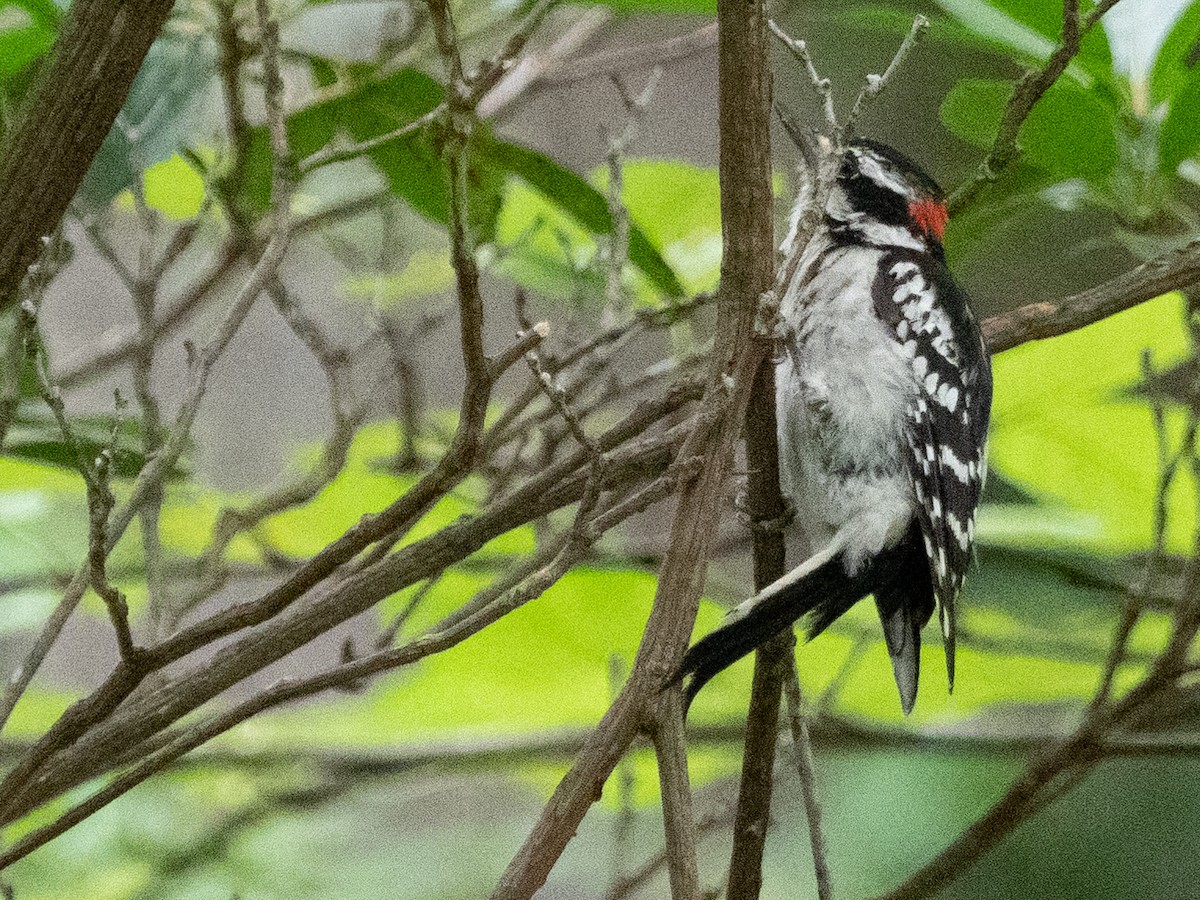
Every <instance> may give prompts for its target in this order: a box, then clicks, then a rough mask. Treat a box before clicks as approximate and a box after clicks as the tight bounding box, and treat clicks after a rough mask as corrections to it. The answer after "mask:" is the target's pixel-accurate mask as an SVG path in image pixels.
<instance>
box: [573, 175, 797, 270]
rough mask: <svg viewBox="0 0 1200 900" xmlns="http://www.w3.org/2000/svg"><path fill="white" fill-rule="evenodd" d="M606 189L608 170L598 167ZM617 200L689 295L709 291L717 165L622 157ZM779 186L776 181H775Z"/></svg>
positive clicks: (715, 247) (717, 215)
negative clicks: (668, 264)
mask: <svg viewBox="0 0 1200 900" xmlns="http://www.w3.org/2000/svg"><path fill="white" fill-rule="evenodd" d="M594 178H595V180H596V183H597V186H598V187H599V189H600V190H602V191H607V190H608V169H607V168H600V169H597V170H596V172H595V175H594ZM623 179H624V190H623V192H622V195H621V200H622V202H623V203H624V204H625V208H626V209H627V210H629V216H630V218H631V219H632V220H633V221H634V222H635V223H637V224H638V225H639V226H641V228H642V230H643V231H644V232H645V233H646V235H647V237H648V238H649V240H650V242H651V243H652V244H653V245H654V246H655V247H656V248H658V249H659V250H660V251H661V252H662V255H663V257H664V258H665V259H666V260H667V261H668V262H669V263H670V266H671V270H672V271H674V272H677V273H678V274H679V277H680V278H681V280H682V281H683V285H684V288H685V289H686V292H687V293H689V294H696V293H699V292H701V291H710V290H714V289H715V288H716V286H717V282H718V281H719V280H720V276H721V246H722V245H721V186H720V179H719V177H718V175H717V170H716V169H703V168H700V167H699V166H694V165H691V164H690V163H685V162H679V161H677V160H663V159H644V160H631V161H629V162H627V163H626V164H625V166H624V170H623ZM776 187H778V185H776Z"/></svg>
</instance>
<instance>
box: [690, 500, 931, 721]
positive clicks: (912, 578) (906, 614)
mask: <svg viewBox="0 0 1200 900" xmlns="http://www.w3.org/2000/svg"><path fill="white" fill-rule="evenodd" d="M871 593H874V594H875V598H876V603H877V605H878V607H879V616H880V621H881V622H882V623H883V627H884V635H885V637H886V639H887V644H888V653H889V654H890V655H891V657H892V666H893V672H894V674H895V676H896V685H897V687H898V688H899V690H900V702H901V705H902V706H903V707H904V711H905V713H908V712H909V711H910V710H911V709H912V706H913V703H914V702H915V700H916V696H917V676H918V672H919V662H920V649H921V628H922V627H923V626H924V625H925V623H926V622H928V621H929V617H930V615H932V613H933V585H932V582H931V580H930V576H929V566H928V563H927V562H926V560H925V554H924V551H923V547H922V544H921V538H920V531H919V530H917V527H916V525H915V523H914V527H913V528H912V529H910V531H909V533H908V534H906V535H905V538H904V539H903V540H902V541H900V542H899V543H898V544H897V545H895V546H894V547H892V548H889V549H888V550H885V551H884V552H883V553H880V554H879V555H877V556H876V557H875V558H874V559H872V560H869V561H867V562H866V563H865V564H864V565H863V566H862V567H861V568H860V569H859V571H857V572H856V573H855V574H854V575H850V574H849V573H847V571H846V567H845V561H844V558H843V556H842V554H837V555H836V556H834V557H833V558H831V559H830V560H828V561H827V562H825V563H824V564H822V565H820V566H818V567H817V568H815V569H814V570H813V571H812V572H809V573H808V574H807V575H806V576H804V577H803V578H800V579H798V580H797V581H795V582H794V583H792V584H789V585H787V586H786V587H784V588H782V589H780V590H779V591H777V592H776V593H773V594H770V595H768V596H764V597H762V598H760V599H759V600H758V601H757V602H755V604H754V605H753V606H752V607H751V608H750V609H749V610H748V611H747V612H746V613H745V614H744V615H742V616H741V617H739V618H737V619H734V620H732V621H730V622H728V623H726V624H724V625H722V626H720V627H719V628H718V629H717V630H716V631H713V632H712V633H711V634H708V635H705V636H704V637H703V638H701V639H700V640H699V641H697V642H696V644H694V645H693V646H692V647H691V648H690V649H689V650H688V652H687V654H686V655H685V656H684V658H683V663H682V664H681V665H680V668H679V672H678V673H677V674H676V676H675V680H680V679H683V678H687V684H686V685H685V688H684V709H685V710H686V709H687V708H688V707H690V706H691V703H692V700H693V699H694V698H695V696H696V694H697V693H699V691H700V689H701V688H702V687H704V685H705V684H707V683H708V682H709V681H710V680H711V679H712V678H713V676H715V675H716V674H717V673H718V672H720V671H722V670H723V669H725V668H728V667H729V666H731V665H732V664H733V663H735V662H737V661H738V660H739V659H741V658H742V657H743V656H745V655H746V654H748V653H749V652H750V651H751V650H754V649H755V648H756V647H758V646H760V645H762V644H763V643H765V642H766V641H767V640H769V639H770V638H771V637H773V636H774V635H776V634H778V633H779V632H780V631H782V630H783V629H784V628H787V627H788V626H789V625H791V624H792V623H793V622H795V621H796V620H797V619H800V618H801V617H806V618H805V622H804V628H805V631H806V632H807V636H808V639H809V640H811V639H812V638H814V637H816V636H817V635H818V634H820V633H821V632H822V631H824V630H825V629H826V628H828V627H829V626H830V625H831V624H833V622H834V621H836V620H837V619H838V618H839V617H840V616H841V615H842V614H843V613H844V612H846V610H848V609H850V607H851V606H853V605H854V604H855V603H857V602H858V601H859V600H861V599H862V598H863V597H865V596H867V595H868V594H871Z"/></svg>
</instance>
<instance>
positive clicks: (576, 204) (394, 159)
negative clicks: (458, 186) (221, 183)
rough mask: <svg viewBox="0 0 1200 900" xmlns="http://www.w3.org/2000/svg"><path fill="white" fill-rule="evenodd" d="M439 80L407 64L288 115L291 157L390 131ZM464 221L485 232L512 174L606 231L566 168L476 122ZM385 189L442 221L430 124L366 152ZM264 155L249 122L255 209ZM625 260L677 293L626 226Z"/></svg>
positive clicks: (265, 196) (674, 281)
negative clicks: (468, 218) (345, 138)
mask: <svg viewBox="0 0 1200 900" xmlns="http://www.w3.org/2000/svg"><path fill="white" fill-rule="evenodd" d="M441 101H442V87H441V85H440V84H439V83H438V82H437V81H435V80H434V79H432V78H430V77H429V76H428V75H425V74H424V73H422V72H418V71H416V70H415V69H404V70H402V71H400V72H397V73H395V74H393V75H390V76H388V77H387V78H384V79H381V80H368V81H367V82H366V83H364V84H363V85H361V86H359V87H357V88H355V89H353V90H351V91H348V92H347V93H345V94H343V95H341V96H338V97H335V98H332V99H329V100H325V101H322V102H319V103H316V104H314V105H312V106H309V107H306V108H305V109H302V110H300V111H298V112H296V113H293V114H292V115H291V116H289V117H288V122H287V128H288V141H289V145H290V148H291V151H292V154H293V156H294V157H295V158H296V159H303V158H305V157H307V156H310V155H312V154H313V153H315V152H317V151H318V150H320V149H321V148H322V147H324V146H325V145H326V144H328V143H329V142H330V141H331V140H332V139H333V138H334V136H335V135H336V134H337V133H338V132H339V131H345V132H347V133H348V134H349V135H350V136H351V137H352V138H353V139H354V140H355V141H364V140H368V139H370V138H373V137H378V136H380V135H383V134H387V133H388V132H390V131H394V130H396V129H398V128H401V127H403V126H404V125H406V124H408V123H409V122H412V121H414V120H416V119H418V118H420V117H421V116H423V115H425V114H426V113H428V112H430V111H431V110H433V109H434V108H435V107H437V105H438V104H439V103H441ZM471 152H472V155H471V159H470V176H469V177H470V181H471V185H472V188H473V191H472V195H471V196H472V206H471V214H472V220H473V221H472V225H473V227H474V228H475V229H476V236H477V237H478V239H479V240H481V241H484V242H486V241H490V240H491V239H492V236H493V233H494V229H495V221H496V216H497V215H498V214H499V209H500V202H501V197H502V193H503V186H504V183H505V180H506V179H507V178H508V177H509V176H511V175H515V176H517V177H518V178H521V179H522V180H524V181H526V182H527V183H528V184H530V185H531V186H532V187H534V188H536V189H537V190H539V191H541V192H542V193H543V194H545V195H546V196H547V197H549V198H551V199H552V200H553V202H554V203H555V204H557V205H558V206H560V207H562V209H563V210H564V211H565V212H566V213H567V214H568V215H570V216H571V217H572V218H574V219H575V220H576V221H578V222H579V223H580V224H582V225H583V226H584V227H585V228H587V229H589V230H590V231H592V232H594V233H600V234H603V233H607V232H609V231H611V230H612V219H611V216H609V213H608V206H607V203H606V202H605V199H604V196H603V195H602V194H600V193H599V192H598V191H597V190H596V189H595V188H594V187H592V186H591V185H590V184H588V183H587V182H586V181H585V180H584V179H582V178H580V177H579V176H578V175H576V174H575V173H574V172H572V171H570V170H569V169H567V168H565V167H563V166H561V165H559V164H558V163H556V162H554V161H553V160H551V159H549V158H548V157H546V156H545V155H543V154H541V153H538V152H536V151H534V150H530V149H529V148H527V147H522V146H519V145H517V144H512V143H508V142H505V141H501V140H499V139H497V138H496V137H495V136H493V135H492V134H491V132H490V130H489V129H487V128H486V127H484V126H480V127H479V128H477V129H476V132H475V135H474V139H473V140H472V144H471ZM367 156H368V157H369V158H370V160H371V161H372V162H373V163H374V164H375V165H376V166H377V167H378V168H379V169H380V171H382V172H383V174H384V175H385V176H386V177H387V179H388V183H389V186H390V187H391V189H392V191H393V192H394V193H395V194H396V195H397V196H399V197H402V198H403V199H404V200H406V201H407V202H408V203H409V204H411V205H412V206H413V208H414V209H416V210H417V211H418V212H420V213H421V214H422V215H424V216H426V217H428V218H430V219H432V220H433V221H435V222H440V223H442V224H445V223H447V222H448V221H449V208H448V206H447V192H446V180H445V174H444V170H443V166H442V161H441V158H440V156H439V154H438V152H437V147H436V144H435V141H434V138H433V134H432V132H431V130H430V129H423V130H421V131H419V132H417V133H416V134H413V135H410V136H407V137H405V138H403V139H401V140H395V141H390V142H388V143H386V144H384V145H382V146H380V147H376V148H374V149H372V150H370V151H368V153H367ZM270 170H271V159H270V148H269V144H268V141H267V134H266V130H265V129H264V128H258V129H255V131H254V133H253V137H252V140H251V145H250V148H249V151H248V153H247V166H246V184H245V191H246V194H247V197H248V198H249V201H250V203H251V205H252V207H253V208H254V209H256V210H258V211H261V210H263V209H265V208H266V205H267V204H268V203H269V202H270V190H271V177H270ZM629 240H630V249H629V255H630V259H631V260H632V261H633V263H634V264H635V265H637V266H638V267H639V268H640V269H641V270H642V271H643V272H645V274H646V275H647V277H648V278H650V280H651V281H652V282H654V284H655V285H657V286H658V287H659V289H660V290H663V291H664V292H666V293H668V294H671V295H672V296H680V295H682V294H683V293H684V291H683V286H682V285H681V284H680V283H679V279H678V278H677V277H676V276H675V274H674V272H672V271H671V268H670V266H668V265H667V263H666V262H665V261H664V260H663V259H662V256H661V255H660V254H659V253H658V251H657V250H656V249H655V248H654V247H653V246H652V245H651V244H650V242H649V241H648V240H647V239H646V236H645V234H643V233H642V232H641V230H640V229H638V228H636V227H635V228H633V229H631V230H630V237H629Z"/></svg>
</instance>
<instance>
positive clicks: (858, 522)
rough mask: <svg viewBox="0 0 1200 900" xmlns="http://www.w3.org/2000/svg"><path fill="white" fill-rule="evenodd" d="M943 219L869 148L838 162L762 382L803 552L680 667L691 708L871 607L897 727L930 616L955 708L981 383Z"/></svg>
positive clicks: (980, 348) (917, 174)
mask: <svg viewBox="0 0 1200 900" xmlns="http://www.w3.org/2000/svg"><path fill="white" fill-rule="evenodd" d="M789 130H791V129H789ZM947 218H948V216H947V212H946V205H945V202H944V199H943V194H942V191H941V189H940V188H939V187H938V186H937V184H936V183H935V182H934V181H933V179H931V178H930V177H929V176H928V175H926V174H925V173H924V172H922V171H921V170H920V169H919V168H918V167H917V166H916V165H915V164H914V163H913V162H912V161H911V160H909V159H908V158H906V157H905V156H903V155H901V154H900V153H898V152H897V151H896V150H894V149H893V148H891V147H888V146H886V145H883V144H880V143H876V142H874V141H866V140H859V141H855V142H853V143H851V144H850V145H849V147H848V148H847V149H846V151H845V155H844V157H843V159H842V161H841V165H840V168H839V171H838V175H837V179H836V181H835V183H834V185H833V187H832V190H831V192H830V197H829V200H828V203H827V205H826V208H825V217H824V223H823V227H822V228H821V230H820V231H819V232H818V234H817V235H816V236H815V237H814V238H813V239H812V241H810V242H809V244H808V246H807V247H806V248H805V249H804V251H803V255H802V256H801V259H800V261H799V265H797V266H796V268H795V274H794V275H793V276H792V277H791V280H790V281H789V283H788V284H787V285H786V288H785V292H784V295H783V297H782V299H781V301H780V308H779V314H780V317H781V319H782V322H781V325H782V330H783V331H784V333H785V334H788V335H789V338H788V339H787V352H785V353H783V354H781V356H780V358H779V361H778V363H777V368H776V372H775V377H776V411H777V415H778V422H779V434H778V437H779V454H780V480H781V483H782V484H781V486H782V489H783V491H784V493H785V494H786V495H787V496H788V497H789V498H790V499H791V501H792V504H793V506H794V508H795V513H796V517H795V520H796V523H797V524H798V525H799V526H800V528H801V529H802V531H803V532H804V535H805V537H806V538H807V541H808V543H809V546H810V547H811V548H813V549H815V552H814V553H813V555H812V556H810V557H809V558H808V559H807V560H806V561H805V562H803V563H802V564H801V565H800V566H798V567H797V568H795V569H794V570H792V571H791V572H789V573H788V574H787V575H785V576H784V577H783V578H780V579H779V580H778V581H776V582H774V583H773V584H771V585H769V586H768V587H766V588H764V589H763V590H762V591H761V592H759V593H758V594H756V595H755V596H753V597H751V598H750V599H749V600H747V601H745V602H744V603H742V604H741V605H739V606H738V607H736V608H735V609H734V610H733V611H731V613H730V615H729V617H728V618H727V619H726V621H725V622H724V623H723V624H722V625H721V626H720V627H719V628H718V629H717V630H716V631H714V632H712V633H711V634H709V635H707V636H706V637H704V638H703V639H701V640H700V641H699V642H697V643H696V644H695V645H694V646H693V647H692V648H691V649H690V650H688V652H687V655H686V656H685V657H684V660H683V664H682V666H681V669H680V672H679V677H681V678H683V677H687V679H688V680H687V684H686V701H687V703H688V704H690V703H691V701H692V699H693V698H694V697H695V695H696V693H697V691H699V690H700V688H701V687H703V686H704V684H705V683H706V682H707V681H708V680H709V679H710V678H712V677H713V676H714V675H715V674H717V673H718V672H720V671H721V670H722V669H724V668H725V667H726V666H729V665H730V664H732V663H733V662H735V661H736V660H738V659H740V658H741V657H742V656H745V655H746V654H747V653H749V652H750V651H751V650H753V649H754V648H755V647H757V646H758V645H760V644H762V643H763V642H764V641H766V640H768V639H769V638H771V637H772V636H773V635H774V634H776V633H778V632H779V631H781V630H782V629H784V628H786V627H788V626H790V625H791V624H792V623H793V622H794V621H796V620H797V619H799V618H801V617H802V616H803V617H805V622H804V625H805V628H806V631H807V633H808V637H809V638H810V639H811V638H813V637H815V636H816V635H818V634H820V633H821V632H822V631H823V630H824V629H825V628H826V627H827V626H828V625H829V624H830V623H832V622H833V621H834V620H835V619H837V618H838V616H840V615H841V614H842V613H844V612H845V611H846V610H848V609H849V608H850V607H851V606H853V605H854V604H855V603H857V602H858V601H859V600H861V599H862V598H864V597H865V596H867V595H868V594H873V595H874V597H875V605H876V606H877V607H878V611H879V619H880V622H881V623H882V625H883V634H884V638H885V639H886V641H887V648H888V653H889V654H890V656H891V659H892V668H893V672H894V675H895V678H896V685H897V687H899V689H900V703H901V705H902V706H903V708H904V712H905V713H908V712H909V711H910V710H911V709H912V707H913V703H914V702H915V700H916V697H917V677H918V673H919V663H920V651H921V628H922V627H923V626H924V625H925V624H926V623H927V622H928V621H929V619H930V617H931V616H932V614H933V612H934V610H935V608H936V609H937V611H938V617H939V621H940V624H941V631H942V638H943V641H944V643H945V648H946V667H947V672H948V675H949V683H950V688H951V690H953V687H954V620H955V612H954V607H955V602H956V600H957V597H958V594H959V592H960V591H961V590H962V586H963V579H964V577H965V575H966V571H967V568H968V566H969V564H970V561H971V548H972V544H973V543H974V538H975V510H976V507H977V506H978V505H979V494H980V491H981V490H982V487H983V480H984V470H985V466H986V458H985V453H986V442H987V430H988V415H989V412H990V408H991V400H992V375H991V364H990V360H989V357H988V352H987V348H986V346H985V345H984V343H983V339H982V336H981V335H980V331H979V326H978V325H977V324H976V321H975V317H974V315H973V314H972V312H971V308H970V305H969V304H968V302H967V297H966V294H965V293H964V292H963V291H962V289H961V288H959V287H958V285H956V284H955V283H954V279H953V278H952V277H951V275H950V271H949V270H948V269H947V268H946V258H945V253H944V251H943V249H942V235H943V233H944V231H945V227H946V222H947Z"/></svg>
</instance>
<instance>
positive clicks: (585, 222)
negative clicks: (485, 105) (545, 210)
mask: <svg viewBox="0 0 1200 900" xmlns="http://www.w3.org/2000/svg"><path fill="white" fill-rule="evenodd" d="M485 140H486V145H485V146H486V147H487V152H488V155H489V156H490V157H491V158H492V159H494V160H495V162H496V164H497V165H498V166H500V167H501V168H502V169H503V170H504V171H506V172H510V173H511V174H513V175H516V176H517V177H519V178H521V179H522V180H524V181H525V182H527V183H528V184H529V185H530V186H531V187H533V188H536V189H537V190H538V191H540V192H541V193H542V194H543V195H544V196H546V197H547V198H550V199H551V200H552V201H553V202H554V203H555V204H556V205H558V206H560V207H562V209H563V211H564V212H566V213H567V214H568V215H570V216H571V217H572V218H573V219H574V220H575V221H576V222H578V223H579V224H580V225H582V226H583V227H584V228H586V229H588V230H589V231H591V232H592V233H593V234H608V233H610V232H611V231H612V216H611V215H610V214H609V211H608V201H607V200H606V199H605V197H604V195H603V194H602V193H600V191H598V190H597V189H596V188H594V187H592V185H590V184H588V183H587V181H585V180H584V179H583V178H580V177H579V176H578V175H576V174H575V173H574V172H572V171H571V170H570V169H567V168H566V167H564V166H560V165H559V164H558V163H556V162H554V161H553V160H552V159H550V158H548V157H546V156H543V155H542V154H540V153H537V152H535V151H533V150H530V149H528V148H526V147H520V146H518V145H516V144H506V143H503V142H500V141H494V140H492V139H485ZM635 218H636V217H635ZM629 259H630V261H631V262H632V263H633V264H634V265H636V266H637V267H638V268H639V269H641V270H642V272H644V273H645V274H646V277H647V278H649V279H650V281H651V282H653V283H654V285H655V286H656V287H657V288H658V289H659V290H661V291H663V292H664V293H666V294H668V295H669V296H672V297H680V296H683V295H684V294H685V293H686V291H685V289H684V286H683V285H682V284H680V282H679V278H678V277H677V276H676V274H675V272H674V271H672V269H671V267H670V266H669V265H668V264H667V262H666V260H664V259H663V257H662V255H661V254H660V252H659V250H658V249H657V248H656V247H655V246H654V244H652V243H651V242H650V240H649V239H648V238H647V236H646V234H645V232H644V231H643V230H642V229H641V228H640V227H638V224H637V222H636V221H635V222H634V223H633V224H632V225H631V227H630V229H629Z"/></svg>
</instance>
